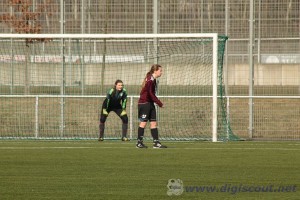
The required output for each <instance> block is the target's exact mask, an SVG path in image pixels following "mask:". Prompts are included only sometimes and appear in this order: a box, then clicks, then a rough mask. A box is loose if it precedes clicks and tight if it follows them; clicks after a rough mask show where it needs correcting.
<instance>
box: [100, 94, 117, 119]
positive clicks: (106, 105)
mask: <svg viewBox="0 0 300 200" xmlns="http://www.w3.org/2000/svg"><path fill="white" fill-rule="evenodd" d="M113 91H114V90H113V89H111V90H110V91H109V92H107V94H106V99H105V101H106V103H104V104H103V109H102V113H103V115H106V116H107V115H108V112H107V108H108V106H109V103H110V99H111V94H112V92H113Z"/></svg>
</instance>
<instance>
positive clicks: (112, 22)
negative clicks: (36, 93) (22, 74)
mask: <svg viewBox="0 0 300 200" xmlns="http://www.w3.org/2000/svg"><path fill="white" fill-rule="evenodd" d="M11 2H13V1H10V0H2V1H1V2H0V32H1V33H15V32H18V31H19V32H22V31H23V32H22V33H26V31H30V30H22V26H20V25H18V26H16V25H15V26H13V24H12V19H13V18H11V16H14V17H16V18H18V17H22V15H23V14H24V13H22V12H20V11H18V10H16V6H15V5H13V4H12V3H11ZM29 2H31V3H32V4H29V6H28V12H31V13H35V14H36V15H35V16H36V20H33V19H32V20H28V23H29V24H31V25H32V27H34V26H36V28H37V30H40V33H82V34H89V33H212V32H217V33H219V34H224V35H227V36H229V41H228V43H227V47H226V48H227V50H226V54H225V58H226V59H225V63H224V65H225V68H224V70H225V71H224V72H225V83H226V85H227V95H228V96H246V95H249V94H250V93H252V94H253V95H257V96H274V99H273V100H274V102H269V100H267V99H264V98H262V99H259V101H260V103H259V104H256V105H254V110H253V114H254V121H255V120H261V121H259V122H258V123H256V126H258V127H260V128H263V124H264V123H263V122H264V121H265V120H264V119H260V118H258V117H257V116H259V115H258V114H257V113H256V114H255V112H259V111H257V110H256V106H257V105H263V103H264V102H265V103H266V104H269V103H270V104H272V105H275V104H278V105H279V104H280V107H281V108H283V109H284V110H289V109H290V108H291V105H290V104H289V103H288V102H286V103H284V102H285V100H286V98H285V97H281V99H278V98H275V97H280V96H293V97H292V98H294V97H297V96H299V95H300V79H299V76H300V53H299V52H300V2H299V0H277V1H274V0H264V1H262V0H250V1H249V0H118V1H115V0H32V1H29ZM252 26H253V27H252ZM20 27H21V28H20ZM39 28H40V29H39ZM251 42H253V43H251ZM251 49H252V50H253V52H252V53H251V51H250V50H251ZM251 59H253V62H254V65H253V66H251ZM0 73H1V72H0ZM252 73H253V76H251V74H252ZM252 78H253V80H251V79H252ZM252 81H253V88H251V87H252V86H251V82H252ZM252 89H253V90H252ZM248 99H249V97H248ZM248 99H247V98H245V99H243V100H244V102H243V101H242V103H241V105H240V106H242V105H243V109H244V110H245V115H247V116H245V118H241V119H235V120H238V121H239V120H240V124H244V126H233V129H234V127H236V130H240V131H241V132H244V131H248V129H249V128H250V129H251V127H249V124H248V121H249V115H251V114H250V113H252V112H249V108H248V104H249V102H248V103H246V102H247V101H248ZM294 100H295V99H293V101H294ZM255 101H256V100H255ZM255 101H254V103H255ZM295 101H299V98H298V99H297V98H296V100H295ZM250 103H251V104H252V103H253V102H250ZM237 105H239V104H237ZM283 105H290V107H287V108H286V107H285V106H283ZM238 107H239V106H238ZM275 108H277V107H276V106H275V107H272V108H271V107H270V108H268V109H271V110H270V112H272V115H278V116H279V115H280V114H281V113H280V112H279V113H277V112H276V111H275V110H273V109H275ZM258 109H259V108H258ZM261 109H264V108H263V107H262V108H261ZM268 109H266V111H267V110H268ZM250 110H251V109H250ZM231 111H233V109H231ZM293 111H295V110H293ZM275 113H277V114H275ZM231 116H232V113H231ZM299 116H300V113H299V112H297V110H296V111H295V113H292V114H291V115H289V114H285V115H284V116H283V117H282V118H281V119H282V120H286V119H287V118H289V117H292V118H293V119H297V117H299ZM251 117H252V116H250V118H251ZM232 118H233V119H234V117H233V116H232ZM276 120H279V119H276ZM235 123H237V122H236V121H235V122H233V124H235ZM246 124H247V125H246ZM297 126H298V123H297V121H295V122H294V125H293V126H292V125H291V126H290V127H294V129H296V128H297ZM275 127H276V126H275ZM283 127H285V126H282V128H283ZM264 128H266V127H264ZM254 129H255V130H258V129H259V128H254ZM277 130H278V129H276V130H274V131H277ZM286 130H287V129H284V130H282V132H286ZM233 131H234V130H233ZM270 131H272V129H270ZM264 133H265V132H264ZM242 134H244V133H242ZM297 134H298V136H297V137H298V139H299V132H297V133H295V135H297ZM262 135H264V134H262ZM262 138H263V136H262Z"/></svg>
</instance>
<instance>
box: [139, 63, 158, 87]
mask: <svg viewBox="0 0 300 200" xmlns="http://www.w3.org/2000/svg"><path fill="white" fill-rule="evenodd" d="M159 68H161V66H160V65H159V64H154V65H152V66H151V69H150V71H149V72H147V74H146V76H145V78H144V81H143V83H142V89H143V88H144V87H145V85H146V80H147V77H148V76H150V75H152V74H153V73H154V72H155V71H157V70H158V69H159Z"/></svg>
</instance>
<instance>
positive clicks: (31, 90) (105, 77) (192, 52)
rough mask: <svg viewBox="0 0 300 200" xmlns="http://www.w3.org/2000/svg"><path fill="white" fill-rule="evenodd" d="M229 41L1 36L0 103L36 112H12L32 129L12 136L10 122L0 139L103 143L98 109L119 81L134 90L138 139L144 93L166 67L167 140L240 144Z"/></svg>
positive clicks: (163, 119) (114, 124)
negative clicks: (157, 68) (154, 73)
mask: <svg viewBox="0 0 300 200" xmlns="http://www.w3.org/2000/svg"><path fill="white" fill-rule="evenodd" d="M226 41H227V37H226V36H219V35H218V34H217V33H199V34H196V33H195V34H0V44H1V46H2V47H3V48H2V49H1V50H0V63H1V67H0V68H1V72H0V77H1V79H0V95H1V96H0V100H1V102H2V103H4V105H7V107H5V106H4V107H5V108H7V109H9V106H14V104H9V103H11V102H16V103H17V104H20V105H23V104H24V105H25V104H26V105H27V104H30V103H29V102H28V99H30V98H33V100H32V104H33V105H30V106H32V108H33V110H34V111H33V113H32V111H31V110H26V111H24V110H22V109H23V108H20V109H21V110H20V109H19V110H18V108H15V109H12V110H13V111H11V112H14V113H13V114H12V115H13V117H12V121H14V120H16V119H20V118H22V117H24V116H22V114H24V113H25V115H26V119H28V121H27V122H24V124H21V126H25V127H26V131H24V132H23V133H22V134H21V135H20V134H19V132H20V129H18V128H17V126H20V124H13V126H14V128H11V124H12V122H7V123H8V124H9V125H5V124H2V125H0V126H2V127H0V130H6V131H2V132H1V131H0V138H5V137H12V138H14V137H16V138H18V137H20V136H21V137H25V138H26V137H28V138H30V137H31V135H32V134H33V135H34V136H33V137H35V138H63V139H64V138H70V139H72V138H73V139H74V138H87V139H89V138H95V137H97V133H98V127H97V125H96V122H95V121H98V117H99V116H98V114H99V113H97V112H95V109H96V110H98V109H99V106H101V105H100V104H101V103H102V102H101V101H102V100H103V99H104V97H105V94H106V92H107V90H108V89H110V88H111V87H112V86H113V83H114V81H115V80H117V79H121V80H123V82H124V84H125V87H126V88H127V90H128V95H129V102H130V103H129V104H128V106H130V109H128V112H130V113H129V114H128V116H130V120H129V121H130V122H129V123H130V126H129V127H130V130H129V132H130V133H132V136H133V137H135V132H137V130H136V129H137V128H136V126H137V124H138V120H137V100H138V96H139V91H140V85H141V83H142V80H143V78H144V76H145V75H146V73H147V72H148V71H149V69H150V67H151V65H152V64H154V63H158V64H161V65H162V66H163V75H162V77H161V78H159V87H158V90H159V98H161V100H162V102H164V104H165V105H166V108H164V109H160V110H159V113H160V114H159V121H158V122H159V130H160V136H161V138H162V139H166V140H211V141H213V142H216V141H218V140H235V139H238V138H237V137H236V136H235V135H234V134H233V133H232V131H231V128H230V122H229V118H228V116H227V112H226V109H227V108H226V98H225V93H224V92H225V89H224V87H225V85H224V83H223V57H224V51H225V46H226ZM22 97H23V98H22ZM57 98H58V99H57ZM26 99H27V100H26ZM37 99H38V101H37ZM23 101H24V102H23ZM41 105H44V107H43V106H41ZM30 106H29V107H30ZM51 107H55V109H57V111H55V112H54V111H53V110H51ZM52 111H53V112H52ZM0 112H9V111H8V110H3V109H2V110H0ZM111 115H112V116H109V117H108V121H107V125H106V127H107V128H106V130H105V133H106V137H107V138H112V139H113V138H118V137H119V136H118V134H119V133H120V126H121V121H120V120H119V119H118V118H117V117H116V116H115V115H113V114H111ZM1 116H5V115H1ZM83 116H85V117H83ZM47 117H48V119H50V120H48V122H47V123H46V122H45V121H43V120H46V119H47ZM4 121H5V120H4ZM6 121H7V120H6ZM17 121H18V120H17ZM25 121H26V120H25ZM32 121H34V123H28V122H32ZM93 123H94V126H93V127H92V128H91V124H93ZM76 127H77V129H76ZM16 130H18V131H19V132H18V134H16V133H15V132H16ZM21 132H22V131H21ZM31 132H33V133H31ZM16 135H17V136H16ZM146 135H147V133H146ZM148 135H149V136H148V137H149V138H150V136H151V135H150V134H148Z"/></svg>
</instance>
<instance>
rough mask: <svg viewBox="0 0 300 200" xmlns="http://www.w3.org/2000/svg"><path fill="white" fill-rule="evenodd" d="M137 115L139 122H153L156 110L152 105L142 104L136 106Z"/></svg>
mask: <svg viewBox="0 0 300 200" xmlns="http://www.w3.org/2000/svg"><path fill="white" fill-rule="evenodd" d="M138 115H139V120H140V122H147V121H150V122H155V121H156V108H155V105H154V103H143V104H139V105H138Z"/></svg>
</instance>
